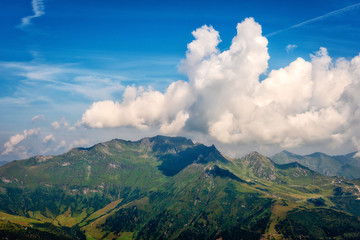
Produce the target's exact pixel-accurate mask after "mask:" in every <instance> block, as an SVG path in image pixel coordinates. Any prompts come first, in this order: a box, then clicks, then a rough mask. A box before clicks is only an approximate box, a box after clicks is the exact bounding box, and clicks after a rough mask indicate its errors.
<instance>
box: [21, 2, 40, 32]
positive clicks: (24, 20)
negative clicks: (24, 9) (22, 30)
mask: <svg viewBox="0 0 360 240" xmlns="http://www.w3.org/2000/svg"><path fill="white" fill-rule="evenodd" d="M31 6H32V10H33V12H34V14H33V15H30V16H26V17H23V18H22V19H21V24H20V25H19V27H25V26H28V25H30V24H31V20H32V19H33V18H37V17H40V16H42V15H44V14H45V5H44V2H43V0H32V1H31Z"/></svg>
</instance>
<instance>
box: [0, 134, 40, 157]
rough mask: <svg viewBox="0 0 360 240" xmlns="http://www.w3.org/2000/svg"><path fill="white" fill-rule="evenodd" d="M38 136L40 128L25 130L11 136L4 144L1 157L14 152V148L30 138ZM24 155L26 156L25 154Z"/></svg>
mask: <svg viewBox="0 0 360 240" xmlns="http://www.w3.org/2000/svg"><path fill="white" fill-rule="evenodd" d="M39 134H40V128H33V129H25V130H24V131H23V133H22V134H16V135H14V136H11V137H10V139H9V141H7V142H6V143H5V144H4V148H5V150H4V151H3V152H2V153H1V155H6V154H9V153H11V152H13V151H14V149H15V147H16V146H17V145H18V144H19V143H20V142H22V141H23V140H25V139H26V138H28V137H31V136H37V135H39ZM25 155H26V154H25Z"/></svg>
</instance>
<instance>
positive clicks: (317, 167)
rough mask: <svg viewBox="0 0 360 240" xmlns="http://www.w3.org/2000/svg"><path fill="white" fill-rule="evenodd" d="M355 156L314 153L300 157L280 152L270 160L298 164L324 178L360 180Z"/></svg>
mask: <svg viewBox="0 0 360 240" xmlns="http://www.w3.org/2000/svg"><path fill="white" fill-rule="evenodd" d="M355 154H356V153H350V154H347V155H340V156H329V155H326V154H324V153H320V152H316V153H313V154H310V155H305V156H302V155H296V154H294V153H291V152H288V151H282V152H280V153H277V154H275V155H274V156H272V157H271V159H272V160H273V161H274V162H276V163H278V164H285V163H291V162H298V163H300V164H301V165H304V166H306V167H308V168H310V169H312V170H314V171H316V172H319V173H321V174H323V175H326V176H341V177H346V178H348V179H354V178H360V157H357V156H356V155H355Z"/></svg>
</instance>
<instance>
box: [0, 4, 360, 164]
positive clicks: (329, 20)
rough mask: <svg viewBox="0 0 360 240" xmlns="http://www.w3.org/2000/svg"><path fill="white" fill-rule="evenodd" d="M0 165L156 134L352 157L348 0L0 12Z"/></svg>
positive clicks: (356, 23)
mask: <svg viewBox="0 0 360 240" xmlns="http://www.w3.org/2000/svg"><path fill="white" fill-rule="evenodd" d="M0 9H1V11H0V22H1V23H0V31H1V34H0V44H1V48H0V89H1V91H0V123H1V124H0V160H6V161H8V160H14V159H24V158H28V157H31V156H34V155H51V154H60V153H64V152H66V151H68V150H69V149H71V148H73V147H88V146H91V145H93V144H96V143H98V142H103V141H108V140H111V139H114V138H119V139H126V140H138V139H140V138H142V137H149V136H154V135H157V134H161V135H168V136H185V137H188V138H191V139H192V140H193V141H195V142H201V143H205V144H208V145H210V144H215V145H216V146H217V147H218V148H219V149H220V150H221V151H223V152H224V153H225V154H227V155H229V156H232V157H234V156H242V155H243V154H246V153H248V152H249V151H254V150H255V151H259V152H261V153H264V154H266V155H268V156H271V155H272V154H274V153H276V152H279V151H281V150H288V151H291V152H294V153H299V154H310V153H312V152H316V151H322V152H325V153H328V154H331V155H337V154H345V153H349V152H353V151H358V150H360V95H359V94H358V93H359V92H360V56H359V53H360V17H359V16H360V1H352V0H344V1H338V0H319V1H186V0H184V1H160V0H159V1H121V0H120V1H113V0H102V1H95V0H87V1H84V0H78V1H69V0H61V1H60V0H17V1H13V0H2V1H0Z"/></svg>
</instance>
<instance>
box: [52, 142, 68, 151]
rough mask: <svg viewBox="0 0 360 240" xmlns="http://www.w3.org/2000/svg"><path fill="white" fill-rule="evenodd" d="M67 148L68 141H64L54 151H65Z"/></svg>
mask: <svg viewBox="0 0 360 240" xmlns="http://www.w3.org/2000/svg"><path fill="white" fill-rule="evenodd" d="M65 147H66V141H65V140H62V141H61V142H60V144H59V145H57V146H56V148H55V149H54V151H55V152H56V151H58V150H60V149H64V148H65Z"/></svg>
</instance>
